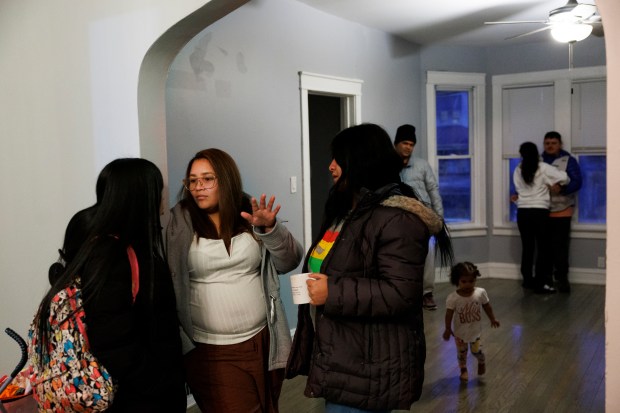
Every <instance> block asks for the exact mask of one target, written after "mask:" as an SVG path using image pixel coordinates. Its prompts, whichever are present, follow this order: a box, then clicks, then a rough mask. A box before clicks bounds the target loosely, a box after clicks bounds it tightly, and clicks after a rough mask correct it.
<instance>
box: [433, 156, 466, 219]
mask: <svg viewBox="0 0 620 413" xmlns="http://www.w3.org/2000/svg"><path fill="white" fill-rule="evenodd" d="M439 193H440V194H441V200H442V202H443V210H444V219H445V220H446V222H448V223H453V222H471V220H472V218H471V160H470V159H440V160H439Z"/></svg>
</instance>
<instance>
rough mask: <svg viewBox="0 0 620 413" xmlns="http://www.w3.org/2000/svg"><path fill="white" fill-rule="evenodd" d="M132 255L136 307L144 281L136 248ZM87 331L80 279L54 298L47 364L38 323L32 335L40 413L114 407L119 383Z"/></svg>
mask: <svg viewBox="0 0 620 413" xmlns="http://www.w3.org/2000/svg"><path fill="white" fill-rule="evenodd" d="M127 255H128V257H129V262H130V264H131V277H132V291H131V292H132V296H133V301H134V302H135V300H136V295H137V293H138V288H139V282H140V281H139V279H140V278H139V269H138V260H137V258H136V254H135V251H134V250H133V248H132V247H131V246H129V247H127ZM86 331H87V326H86V314H85V312H84V307H83V305H82V288H81V280H80V277H76V278H75V279H74V280H73V281H72V282H71V283H70V284H69V285H68V286H67V287H65V288H64V289H62V290H60V291H58V293H56V295H54V297H53V298H52V302H51V304H50V315H49V319H48V323H47V325H46V335H47V345H48V351H47V353H44V356H43V360H41V359H40V356H39V355H40V353H39V352H38V351H37V347H38V346H40V345H41V344H40V338H39V330H38V328H36V326H35V323H34V322H33V323H32V325H31V326H30V329H29V331H28V356H29V358H30V361H31V363H30V364H31V367H30V368H31V376H30V383H31V384H32V388H33V396H34V398H35V400H36V401H37V403H38V405H39V412H46V413H47V412H49V413H57V412H99V411H104V410H106V409H108V408H109V407H110V406H111V404H112V401H113V400H114V391H115V384H114V382H113V381H112V377H111V376H110V373H109V372H108V371H107V370H106V368H105V367H104V366H102V365H101V363H99V362H98V361H97V358H96V357H95V356H94V355H93V354H92V353H91V352H90V346H89V344H88V336H87V334H86Z"/></svg>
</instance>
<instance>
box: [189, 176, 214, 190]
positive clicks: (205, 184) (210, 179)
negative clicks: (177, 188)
mask: <svg viewBox="0 0 620 413" xmlns="http://www.w3.org/2000/svg"><path fill="white" fill-rule="evenodd" d="M216 179H217V178H216V177H215V175H207V176H203V177H202V178H189V179H184V180H183V186H184V187H185V188H186V189H187V190H188V191H194V190H196V189H197V188H198V184H202V188H203V189H212V188H214V187H215V180H216Z"/></svg>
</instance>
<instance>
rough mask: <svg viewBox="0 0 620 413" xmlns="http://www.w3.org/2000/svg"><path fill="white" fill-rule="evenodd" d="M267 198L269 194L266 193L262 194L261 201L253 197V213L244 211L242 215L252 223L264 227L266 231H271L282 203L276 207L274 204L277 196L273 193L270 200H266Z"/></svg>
mask: <svg viewBox="0 0 620 413" xmlns="http://www.w3.org/2000/svg"><path fill="white" fill-rule="evenodd" d="M266 199H267V196H266V195H265V194H262V195H261V196H260V201H259V202H257V201H256V198H254V197H252V199H251V201H250V202H251V204H252V214H248V213H247V212H242V213H241V216H242V217H243V218H244V219H245V220H246V221H248V222H249V223H250V224H251V225H253V226H255V227H262V228H264V229H265V232H270V231H271V230H272V229H273V227H274V226H275V225H276V215H278V212H279V211H280V204H278V205H276V206H275V208H274V206H273V204H274V202H275V201H276V197H275V196H273V195H272V196H271V197H270V198H269V202H266Z"/></svg>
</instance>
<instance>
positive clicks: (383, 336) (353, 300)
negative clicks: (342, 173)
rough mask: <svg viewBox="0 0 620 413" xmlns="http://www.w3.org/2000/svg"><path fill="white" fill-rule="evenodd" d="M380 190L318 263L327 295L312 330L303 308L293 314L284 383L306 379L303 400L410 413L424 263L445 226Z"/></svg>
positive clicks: (419, 359) (417, 388)
mask: <svg viewBox="0 0 620 413" xmlns="http://www.w3.org/2000/svg"><path fill="white" fill-rule="evenodd" d="M386 191H387V195H389V194H392V195H391V196H386ZM378 192H379V193H374V194H371V193H367V194H365V195H364V196H363V197H362V199H361V200H360V202H359V203H358V205H357V207H356V209H355V210H354V211H353V213H352V214H351V216H350V217H349V218H348V219H347V220H346V221H345V223H344V225H343V227H342V229H341V231H340V235H339V236H338V238H337V240H336V242H335V244H334V245H333V247H332V249H331V250H330V251H329V253H328V255H327V257H325V260H324V261H323V264H322V266H321V273H323V274H326V275H327V276H328V277H329V278H328V297H327V302H326V303H325V305H323V306H319V307H316V318H315V323H316V326H315V328H313V323H312V320H311V317H310V310H311V309H310V306H309V305H308V304H305V305H300V307H299V312H298V324H297V329H296V332H295V338H294V342H293V349H292V351H291V355H290V357H289V364H288V366H287V377H288V378H292V377H295V376H296V375H298V374H303V375H308V382H307V385H306V389H305V395H306V396H308V397H323V398H325V399H326V400H328V401H331V402H334V403H338V404H344V405H348V406H352V407H356V408H359V409H366V410H379V409H409V408H410V406H411V404H412V403H413V402H414V401H416V400H418V399H419V398H420V394H421V392H422V383H423V381H424V360H425V357H426V343H425V338H424V324H423V316H422V295H423V294H422V293H423V288H422V278H423V272H424V260H425V257H426V255H427V252H428V241H429V237H430V236H431V235H432V234H435V233H437V232H438V231H439V230H440V229H441V228H442V225H443V222H442V219H441V218H440V217H439V216H438V215H437V214H435V213H434V212H433V211H432V210H431V209H430V208H427V207H425V206H424V205H423V204H422V203H421V202H419V201H417V200H415V199H413V198H409V197H405V196H402V195H398V191H397V190H396V188H395V186H391V187H389V188H387V189H386V188H384V189H383V190H379V191H378Z"/></svg>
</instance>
